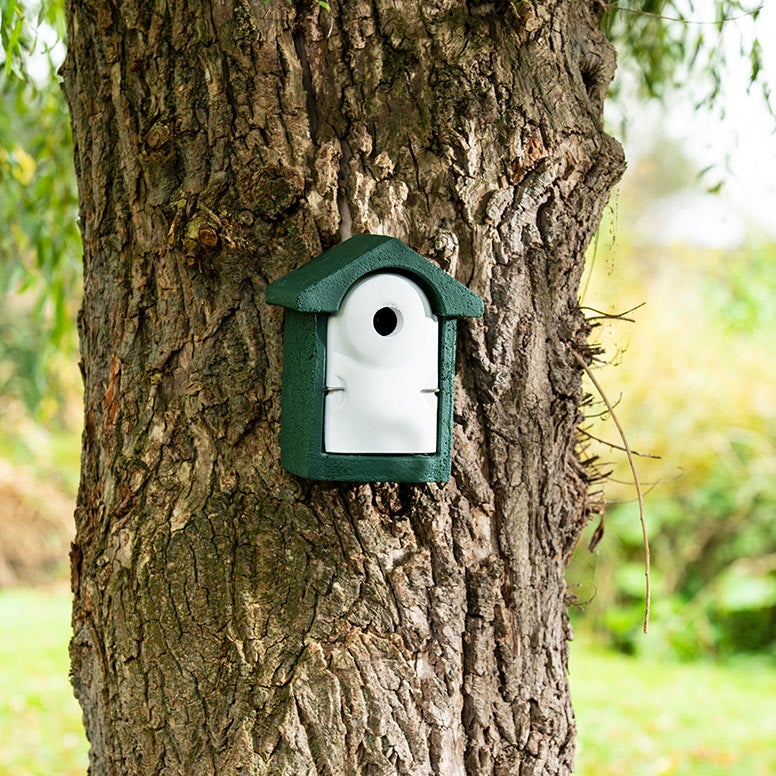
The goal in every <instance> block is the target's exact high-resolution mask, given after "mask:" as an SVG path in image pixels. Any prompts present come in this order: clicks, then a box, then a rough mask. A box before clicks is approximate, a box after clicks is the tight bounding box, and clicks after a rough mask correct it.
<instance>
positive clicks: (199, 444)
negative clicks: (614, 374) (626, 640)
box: [63, 0, 623, 776]
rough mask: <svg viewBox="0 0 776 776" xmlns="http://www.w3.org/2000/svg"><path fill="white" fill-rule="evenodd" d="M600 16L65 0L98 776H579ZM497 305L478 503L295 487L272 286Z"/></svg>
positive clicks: (85, 703)
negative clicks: (342, 281)
mask: <svg viewBox="0 0 776 776" xmlns="http://www.w3.org/2000/svg"><path fill="white" fill-rule="evenodd" d="M598 14H599V9H598V4H597V3H596V2H593V0H590V1H589V2H561V1H560V0H526V1H525V2H520V3H507V2H495V3H484V2H461V1H460V0H424V2H422V3H395V2H391V1H390V0H371V1H370V2H367V1H366V0H347V2H336V0H335V2H334V3H333V5H332V10H331V13H329V12H327V11H325V10H323V9H322V8H319V7H317V6H316V5H315V4H314V3H312V2H301V1H299V2H296V4H295V5H291V4H288V3H286V2H283V0H271V1H270V2H268V3H265V2H260V1H259V0H213V1H212V2H210V3H199V2H183V1H182V0H152V2H141V1H140V0H124V2H121V3H109V2H104V0H79V1H76V0H70V2H69V9H68V17H69V18H68V22H69V36H70V37H69V54H68V58H67V61H66V63H65V65H64V67H63V75H64V81H65V91H66V94H67V97H68V101H69V104H70V108H71V113H72V120H73V127H74V136H75V142H76V168H77V173H78V178H79V183H80V207H81V228H82V231H83V239H84V277H85V291H84V302H83V310H82V314H81V318H80V333H81V346H82V354H83V374H84V381H85V413H86V414H85V431H84V436H83V474H82V480H81V488H80V494H79V501H78V509H77V515H76V519H77V538H76V541H75V543H74V546H73V553H72V573H73V590H74V593H75V605H74V613H73V624H74V637H73V641H72V647H71V653H72V662H73V682H74V686H75V691H76V695H77V696H78V699H79V701H80V703H81V705H82V707H83V710H84V718H85V724H86V730H87V734H88V736H89V739H90V741H91V768H90V773H91V774H93V776H103V774H117V775H120V776H131V775H132V774H165V775H171V774H186V775H187V776H196V775H197V774H219V776H231V775H234V776H236V775H237V774H243V775H244V776H247V775H248V774H254V775H256V776H264V775H267V776H286V775H287V776H302V775H303V774H317V775H318V776H323V775H324V774H326V775H328V776H340V775H341V774H342V775H355V774H369V775H370V776H378V775H380V776H383V775H385V776H388V774H391V775H392V774H407V775H408V776H410V775H411V776H423V775H424V774H440V775H441V774H444V776H457V775H458V774H520V775H521V776H528V775H529V774H553V775H555V774H566V773H569V772H570V770H571V768H572V761H573V744H574V721H573V714H572V711H571V705H570V699H569V690H568V683H567V676H566V673H567V651H568V650H567V640H568V638H569V626H568V622H567V617H566V608H565V603H564V595H565V584H564V569H565V563H566V561H567V559H568V557H569V554H570V553H571V551H572V549H573V547H574V545H575V542H576V540H577V538H578V536H579V533H580V531H581V529H582V527H583V525H584V523H585V520H586V512H585V500H586V477H585V473H584V470H583V467H582V466H581V465H580V463H579V461H578V458H577V456H576V454H575V439H576V426H577V424H578V422H579V419H580V418H579V407H580V402H581V389H580V374H579V369H578V367H577V366H576V364H575V359H574V356H573V352H574V351H577V352H581V353H585V352H586V350H585V349H586V344H585V342H586V333H587V329H586V325H585V321H584V318H583V317H582V315H581V313H580V310H579V307H578V304H577V300H576V292H577V286H578V281H579V277H580V273H581V271H582V265H583V253H584V250H585V247H586V246H587V244H588V242H589V240H590V238H591V235H592V233H593V231H594V229H595V228H596V225H597V223H598V220H599V217H600V213H601V210H602V208H603V206H604V204H605V202H606V199H607V196H608V193H609V191H610V189H611V187H612V186H613V185H614V183H615V181H616V180H617V178H618V177H619V175H620V174H621V171H622V168H623V161H622V154H621V151H620V148H619V146H618V145H617V144H616V143H615V142H614V141H613V140H611V139H610V138H609V137H607V136H606V135H605V134H604V131H603V128H602V119H601V111H602V101H603V97H604V93H605V91H606V88H607V85H608V83H609V81H610V78H611V76H612V73H613V69H614V55H613V52H612V51H611V50H610V48H609V46H608V44H607V43H606V41H605V40H604V39H603V37H602V36H601V34H600V33H599V30H598V24H599V18H598ZM360 232H373V233H381V234H388V235H392V236H395V237H398V238H400V239H402V240H404V241H405V242H406V243H407V244H409V245H410V246H411V247H412V248H414V249H415V250H417V251H418V252H420V253H421V254H423V255H425V256H427V257H428V258H430V259H431V260H432V261H435V262H436V263H437V264H438V265H439V266H441V267H442V268H444V269H446V270H447V271H448V272H450V273H451V274H453V275H454V276H455V277H456V278H457V279H458V280H460V281H461V282H463V283H465V284H466V285H468V286H469V287H470V288H471V289H472V290H473V291H475V292H476V293H478V294H479V295H480V296H482V297H483V298H484V299H485V301H486V311H485V316H484V318H483V319H482V320H472V321H463V322H462V323H461V325H460V327H459V338H458V339H459V343H458V365H457V378H456V397H455V400H456V410H455V429H454V452H453V479H452V480H451V481H450V482H449V483H447V484H445V485H395V484H393V485H392V484H382V485H379V484H363V485H343V484H338V483H314V482H309V481H304V480H300V479H297V478H294V477H292V476H290V475H288V474H286V473H285V472H284V471H283V470H282V469H281V468H280V466H279V449H278V430H279V415H280V382H281V370H282V336H283V331H282V321H283V314H282V310H280V309H279V308H274V307H270V306H267V305H266V304H265V303H264V300H263V291H264V288H265V286H266V285H267V284H268V283H269V282H271V281H273V280H275V279H277V278H278V277H280V276H282V275H284V274H285V273H287V272H288V271H290V270H291V269H292V268H294V267H296V266H299V265H300V264H302V263H304V262H306V261H308V260H309V259H311V258H312V257H313V256H315V255H317V254H319V253H320V252H322V250H324V249H325V248H327V247H330V246H331V245H333V244H335V243H336V242H338V241H339V240H340V239H344V238H346V237H348V236H350V235H351V234H357V233H360Z"/></svg>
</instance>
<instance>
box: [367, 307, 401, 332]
mask: <svg viewBox="0 0 776 776" xmlns="http://www.w3.org/2000/svg"><path fill="white" fill-rule="evenodd" d="M398 325H399V319H398V318H397V317H396V311H395V310H393V309H391V308H390V307H381V308H380V309H379V310H378V311H377V312H376V313H375V315H374V318H372V326H374V327H375V331H376V332H377V333H378V334H379V335H380V336H381V337H388V336H389V335H391V334H393V333H394V332H395V331H396V327H397V326H398Z"/></svg>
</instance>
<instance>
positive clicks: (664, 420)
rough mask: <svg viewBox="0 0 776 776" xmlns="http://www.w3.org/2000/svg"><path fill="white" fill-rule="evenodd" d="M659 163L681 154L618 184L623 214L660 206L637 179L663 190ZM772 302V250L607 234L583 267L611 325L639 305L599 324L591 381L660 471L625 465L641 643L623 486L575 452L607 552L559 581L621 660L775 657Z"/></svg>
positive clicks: (607, 450)
mask: <svg viewBox="0 0 776 776" xmlns="http://www.w3.org/2000/svg"><path fill="white" fill-rule="evenodd" d="M661 156H665V157H667V158H674V159H675V158H677V157H679V156H681V151H680V150H679V149H676V148H671V147H668V148H667V147H665V145H662V146H661V145H660V144H658V145H657V146H656V147H655V149H654V150H653V152H652V154H650V155H648V156H646V157H645V158H643V159H642V160H641V162H640V163H639V165H638V166H637V167H636V168H635V169H634V170H633V171H632V173H631V175H630V176H629V178H627V179H626V183H625V184H624V185H623V188H622V191H621V195H620V200H619V205H618V210H619V212H620V213H635V212H638V210H639V209H640V208H643V206H644V193H645V192H646V191H650V190H652V191H661V190H662V191H663V192H664V194H663V195H664V196H665V195H667V194H670V193H671V189H672V187H671V186H670V185H660V184H659V183H657V182H654V181H653V182H650V181H649V180H648V179H649V178H652V177H654V176H656V175H657V176H660V175H661V169H664V168H663V167H662V166H661V165H660V164H657V163H655V157H661ZM682 164H683V166H685V167H686V166H688V165H690V163H689V161H688V160H687V159H686V158H685V159H684V160H683V163H682ZM679 166H682V165H679ZM695 177H696V176H691V177H690V178H688V179H686V180H689V181H692V180H693V178H695ZM665 183H666V182H665V181H664V184H665ZM681 185H687V184H686V183H684V184H681ZM615 215H616V213H615V212H614V211H612V212H611V213H610V214H609V218H610V219H611V218H612V217H614V216H615ZM611 228H612V229H613V228H614V227H611ZM606 230H607V227H606V225H604V232H606ZM658 238H659V235H658ZM774 298H776V244H774V243H773V242H771V241H768V240H765V239H763V238H756V237H752V238H750V241H749V242H748V243H746V244H744V245H742V246H740V247H738V248H735V249H725V250H723V249H714V250H710V249H699V248H693V247H691V246H688V245H671V244H668V245H665V244H661V243H660V242H658V241H657V239H656V237H655V235H644V234H639V233H637V232H635V231H634V229H633V226H632V225H631V224H629V223H628V222H627V221H624V220H620V222H619V223H618V225H617V227H616V240H614V241H607V239H606V238H604V239H602V240H601V241H599V243H598V249H597V251H596V252H595V256H594V260H593V261H591V262H590V263H589V265H588V278H587V280H586V288H585V297H584V300H583V303H584V304H586V305H590V307H593V308H596V309H597V310H603V311H605V312H610V313H615V312H618V311H622V310H625V309H628V308H631V307H634V306H636V305H639V304H641V303H644V302H645V303H646V304H645V305H644V306H643V307H640V308H639V309H637V310H635V311H633V312H632V313H630V314H628V316H627V317H628V318H629V319H632V320H634V321H635V323H630V322H628V321H625V320H621V319H606V318H600V317H599V319H598V324H599V325H598V326H597V329H596V332H595V337H596V339H597V341H598V342H599V344H600V346H601V348H602V350H603V354H604V355H603V356H602V360H603V361H604V362H607V364H608V365H602V367H601V368H600V378H599V379H600V381H601V382H602V383H603V386H604V390H605V391H607V394H608V395H609V398H610V399H611V400H613V401H616V400H618V405H617V407H616V410H615V411H616V412H617V415H618V418H619V419H620V421H621V423H622V424H623V425H624V426H625V428H626V432H627V433H628V434H629V437H630V440H629V441H630V444H631V445H632V446H633V447H634V448H635V449H637V450H639V451H642V452H645V453H649V454H652V455H658V456H660V459H659V460H655V459H649V458H641V459H639V461H638V469H639V471H640V475H641V479H642V480H643V481H645V482H646V483H652V485H651V486H648V487H650V490H651V492H650V493H649V494H648V496H647V499H646V503H647V518H648V523H649V527H650V535H651V546H652V557H653V566H652V582H653V596H654V607H653V618H652V632H651V634H650V636H649V637H648V638H646V639H645V638H643V637H641V634H640V632H639V630H640V627H639V626H640V611H641V609H642V607H643V596H644V567H643V552H642V539H641V531H640V526H639V519H638V510H637V505H636V504H635V503H634V499H635V496H634V491H633V488H632V487H631V486H630V485H629V484H628V483H629V482H630V480H631V475H630V472H629V471H628V468H627V466H626V465H625V462H624V461H623V455H622V454H621V453H620V452H619V451H618V450H617V449H616V448H612V447H610V446H607V445H602V444H598V443H596V442H595V441H593V442H592V443H591V444H592V448H591V450H590V451H588V454H592V455H597V456H599V461H598V466H599V468H600V470H601V472H602V473H606V472H612V474H611V476H610V477H609V478H608V481H606V482H604V483H603V490H604V497H605V499H606V500H607V502H609V506H608V508H607V511H606V518H605V524H606V538H605V539H604V540H603V542H602V543H601V545H600V546H599V548H598V550H597V551H596V554H595V555H594V556H592V557H591V556H590V555H589V554H587V553H583V552H580V551H578V553H577V557H576V558H575V562H574V565H573V566H572V569H571V572H570V576H571V578H572V579H573V580H574V582H575V583H576V584H578V585H579V588H578V589H577V590H576V593H577V596H578V598H579V599H581V600H588V599H591V598H592V600H591V601H590V603H589V604H588V605H587V606H586V607H584V612H583V613H578V614H577V622H578V624H579V626H580V627H583V628H590V629H592V630H593V631H594V632H596V633H597V634H598V635H599V636H603V637H605V638H607V639H608V640H609V641H610V643H611V644H613V645H614V646H616V647H618V648H620V649H622V650H625V651H635V650H642V651H643V650H651V651H659V652H670V653H672V654H675V655H678V656H681V657H684V658H697V657H700V656H704V655H705V656H716V657H729V656H731V655H733V654H736V653H740V652H762V653H764V654H769V655H771V656H776V650H775V649H774V648H776V520H774V516H776V391H774V386H775V385H776V344H775V342H776V340H775V339H774V334H776V308H774V305H773V300H774ZM591 314H592V315H596V316H598V314H597V313H591ZM591 391H592V389H591ZM589 409H590V414H591V415H592V416H596V417H592V418H591V419H590V421H589V422H588V423H587V424H586V425H585V429H586V430H587V432H588V433H591V434H593V435H594V436H595V437H597V438H599V439H606V440H608V441H611V442H615V443H619V440H618V439H617V438H616V430H615V429H614V427H613V425H612V424H611V422H610V420H609V418H608V417H607V416H606V415H600V412H601V409H602V407H601V405H600V402H594V404H593V405H591V407H590V408H589Z"/></svg>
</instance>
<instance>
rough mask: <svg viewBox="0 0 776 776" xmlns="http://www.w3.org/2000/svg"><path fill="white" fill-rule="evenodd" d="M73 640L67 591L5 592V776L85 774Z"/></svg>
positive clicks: (1, 757) (1, 598)
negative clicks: (72, 672) (73, 683)
mask: <svg viewBox="0 0 776 776" xmlns="http://www.w3.org/2000/svg"><path fill="white" fill-rule="evenodd" d="M69 638H70V596H69V594H68V593H67V592H64V591H63V592H60V591H57V592H50V591H37V590H4V591H0V776H76V774H78V776H83V775H84V774H85V773H86V769H87V766H88V756H87V752H88V746H87V743H86V738H85V736H84V733H83V726H82V724H81V711H80V709H79V707H78V704H77V703H76V700H75V698H74V697H73V693H72V690H71V688H70V681H69V678H68V671H69V665H68V656H67V645H68V641H69Z"/></svg>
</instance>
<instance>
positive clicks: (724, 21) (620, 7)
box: [604, 3, 765, 25]
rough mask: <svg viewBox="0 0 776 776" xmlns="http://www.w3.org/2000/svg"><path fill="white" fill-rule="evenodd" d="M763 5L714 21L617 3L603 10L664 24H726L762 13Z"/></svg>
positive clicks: (609, 4)
mask: <svg viewBox="0 0 776 776" xmlns="http://www.w3.org/2000/svg"><path fill="white" fill-rule="evenodd" d="M764 5H765V3H760V5H758V6H757V8H752V10H751V11H743V12H742V13H740V14H738V15H736V16H723V17H722V18H721V19H714V21H711V20H709V21H706V20H703V19H682V18H681V17H677V16H664V15H663V14H661V13H654V12H651V11H642V10H641V9H640V8H628V7H627V6H624V5H618V4H617V3H604V8H606V10H607V11H608V12H611V11H623V12H624V13H632V14H634V15H635V16H648V17H650V18H651V19H662V20H663V21H665V22H679V23H680V24H700V25H706V24H727V23H728V22H735V21H738V20H739V19H745V18H746V17H747V16H757V15H758V14H759V13H760V11H762V9H763V6H764Z"/></svg>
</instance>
